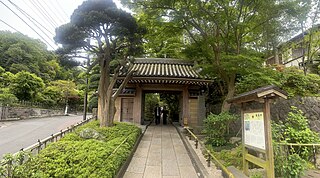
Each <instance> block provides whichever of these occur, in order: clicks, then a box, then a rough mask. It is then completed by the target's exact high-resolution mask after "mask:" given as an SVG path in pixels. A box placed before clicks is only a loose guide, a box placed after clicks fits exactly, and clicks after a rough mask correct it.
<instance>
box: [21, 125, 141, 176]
mask: <svg viewBox="0 0 320 178" xmlns="http://www.w3.org/2000/svg"><path fill="white" fill-rule="evenodd" d="M88 130H89V131H88ZM84 133H86V134H85V135H86V136H85V137H83V135H84ZM88 133H89V134H88ZM90 133H94V134H93V135H92V137H90V136H88V135H90ZM140 133H141V129H139V128H138V127H136V126H134V125H130V124H126V123H116V125H115V126H114V127H104V128H101V127H99V122H98V121H92V122H90V123H88V124H86V125H85V126H82V127H79V128H78V129H76V131H75V132H73V133H70V134H68V135H66V136H65V137H64V138H63V139H61V140H60V141H58V142H56V143H52V144H50V145H49V146H48V147H47V148H45V149H44V150H42V151H41V152H40V154H38V155H36V156H35V157H31V158H30V159H29V161H27V162H26V163H25V164H23V165H22V166H20V167H19V168H18V169H17V172H18V174H17V175H18V176H17V177H110V178H111V177H114V176H115V175H116V174H117V172H118V171H119V168H120V167H121V165H122V164H123V163H124V162H125V161H126V159H127V157H128V155H129V154H130V152H131V150H132V148H133V145H134V143H135V141H136V139H137V138H138V136H139V135H140ZM126 138H127V141H126V142H124V144H122V145H121V146H120V147H118V146H119V145H120V144H121V143H122V142H123V141H124V140H125V139H126ZM117 147H118V148H117ZM116 148H117V150H116V151H115V149H116Z"/></svg>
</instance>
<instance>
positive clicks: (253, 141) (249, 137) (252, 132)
mask: <svg viewBox="0 0 320 178" xmlns="http://www.w3.org/2000/svg"><path fill="white" fill-rule="evenodd" d="M243 118H244V143H245V144H246V145H249V146H253V147H256V148H260V149H263V150H265V149H266V145H265V133H264V121H263V112H250V113H249V112H244V117H243Z"/></svg>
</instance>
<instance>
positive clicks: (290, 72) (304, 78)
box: [282, 68, 320, 96]
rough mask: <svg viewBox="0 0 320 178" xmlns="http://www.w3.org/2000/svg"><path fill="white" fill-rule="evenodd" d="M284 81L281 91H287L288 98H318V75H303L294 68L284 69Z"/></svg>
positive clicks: (319, 85) (319, 81)
mask: <svg viewBox="0 0 320 178" xmlns="http://www.w3.org/2000/svg"><path fill="white" fill-rule="evenodd" d="M284 79H285V81H284V82H283V83H282V89H284V90H285V91H287V92H288V94H289V96H297V95H298V96H319V93H320V90H319V88H320V76H319V75H315V74H307V75H304V74H303V71H301V70H298V69H296V68H286V69H285V70H284Z"/></svg>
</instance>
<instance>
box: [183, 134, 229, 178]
mask: <svg viewBox="0 0 320 178" xmlns="http://www.w3.org/2000/svg"><path fill="white" fill-rule="evenodd" d="M186 140H188V142H189V143H190V145H191V147H192V149H193V150H194V151H195V153H196V154H197V155H198V157H199V159H200V161H201V163H202V165H203V166H204V168H205V169H206V171H207V172H208V174H209V175H208V178H223V176H222V171H221V170H219V169H218V168H217V167H216V166H215V165H214V163H213V162H211V164H210V167H208V166H207V161H206V159H205V157H204V155H203V154H202V150H204V148H202V146H201V145H200V144H199V145H198V149H196V146H195V141H194V140H189V137H188V136H186Z"/></svg>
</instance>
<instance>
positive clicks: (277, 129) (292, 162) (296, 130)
mask: <svg viewBox="0 0 320 178" xmlns="http://www.w3.org/2000/svg"><path fill="white" fill-rule="evenodd" d="M272 136H273V140H274V141H275V142H282V143H301V144H302V143H306V144H307V143H319V142H320V138H319V134H318V133H316V132H314V131H312V130H311V129H310V127H309V124H308V119H307V118H306V117H304V116H303V113H302V111H301V110H298V109H297V108H296V107H293V106H292V107H291V111H290V112H289V113H288V117H287V119H286V120H285V121H283V122H282V121H279V123H272ZM274 154H275V171H276V173H277V175H279V176H280V175H281V176H285V177H297V176H299V175H301V173H302V172H303V170H305V169H306V163H307V162H308V161H309V160H310V158H311V156H312V148H311V147H306V146H298V147H282V146H280V145H277V144H275V146H274Z"/></svg>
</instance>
